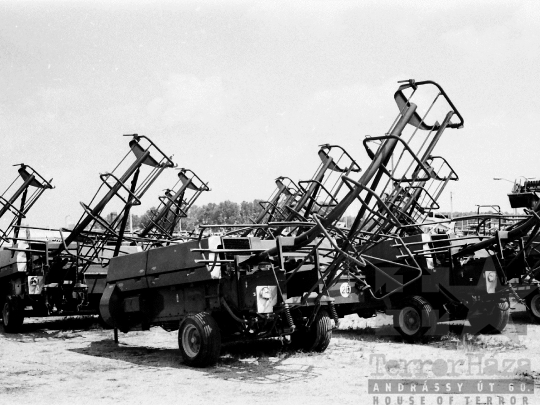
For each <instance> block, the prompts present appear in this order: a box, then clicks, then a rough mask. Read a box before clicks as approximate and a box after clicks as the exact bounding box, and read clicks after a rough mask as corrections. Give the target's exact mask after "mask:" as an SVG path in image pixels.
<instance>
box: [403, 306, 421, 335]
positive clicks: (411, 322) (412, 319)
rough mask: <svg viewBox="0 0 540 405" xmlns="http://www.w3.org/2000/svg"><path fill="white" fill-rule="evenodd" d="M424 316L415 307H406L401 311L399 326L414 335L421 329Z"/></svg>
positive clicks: (408, 333) (406, 332)
mask: <svg viewBox="0 0 540 405" xmlns="http://www.w3.org/2000/svg"><path fill="white" fill-rule="evenodd" d="M421 324H422V318H421V317H420V314H419V313H418V311H417V310H416V309H415V308H413V307H405V308H403V309H402V310H401V312H400V313H399V327H400V329H401V330H402V331H403V332H404V333H405V334H407V335H414V334H415V333H416V332H418V331H419V330H420V326H421Z"/></svg>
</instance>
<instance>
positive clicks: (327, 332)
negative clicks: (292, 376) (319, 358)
mask: <svg viewBox="0 0 540 405" xmlns="http://www.w3.org/2000/svg"><path fill="white" fill-rule="evenodd" d="M331 339H332V321H331V319H330V315H328V312H327V311H326V310H325V309H321V310H319V313H318V314H317V316H316V317H315V320H314V321H313V323H312V324H311V327H310V328H309V329H303V330H299V331H296V332H294V333H293V334H292V335H291V343H292V344H293V347H294V348H296V349H300V350H303V351H306V352H319V353H321V352H324V351H325V350H326V348H327V347H328V345H329V344H330V340H331Z"/></svg>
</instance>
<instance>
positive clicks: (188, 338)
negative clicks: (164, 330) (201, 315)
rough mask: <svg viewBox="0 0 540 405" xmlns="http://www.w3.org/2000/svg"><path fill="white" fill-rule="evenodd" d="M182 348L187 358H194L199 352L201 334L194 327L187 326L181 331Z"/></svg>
mask: <svg viewBox="0 0 540 405" xmlns="http://www.w3.org/2000/svg"><path fill="white" fill-rule="evenodd" d="M182 348H183V349H184V352H185V353H186V354H187V355H188V356H189V357H195V356H197V355H198V354H199V352H200V350H201V334H200V333H199V330H198V329H197V328H196V327H195V325H191V324H188V325H186V326H185V327H184V330H183V331H182Z"/></svg>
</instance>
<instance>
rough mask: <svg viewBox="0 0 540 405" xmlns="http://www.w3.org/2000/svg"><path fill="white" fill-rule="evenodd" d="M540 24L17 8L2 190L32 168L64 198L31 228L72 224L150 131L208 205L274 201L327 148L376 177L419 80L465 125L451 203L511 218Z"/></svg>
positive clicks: (535, 158) (446, 144)
mask: <svg viewBox="0 0 540 405" xmlns="http://www.w3.org/2000/svg"><path fill="white" fill-rule="evenodd" d="M539 20H540V3H539V2H537V1H512V2H494V1H489V2H488V1H485V2H483V1H476V2H470V1H454V2H452V1H417V2H402V1H363V2H357V1H313V2H297V1H283V2H273V1H264V2H261V1H253V2H247V1H229V2H217V1H216V2H214V1H201V2H190V1H184V2H173V1H169V2H166V1H161V2H159V1H153V2H144V1H139V2H127V1H124V2H116V3H115V2H89V1H73V2H69V3H68V2H54V1H3V2H1V3H0V50H1V52H0V73H1V74H0V133H1V139H2V140H3V142H2V145H1V148H0V156H1V160H0V166H1V168H0V170H1V173H2V176H1V178H0V188H1V189H2V190H4V189H5V188H6V187H7V185H8V184H9V183H10V182H11V181H12V180H13V178H14V177H15V169H14V168H13V167H12V165H13V164H16V163H21V162H24V163H26V164H29V165H31V166H32V167H34V168H35V169H37V170H38V171H39V172H40V173H41V174H42V175H44V176H45V177H47V178H53V179H54V180H53V183H54V185H55V186H56V189H55V190H53V191H48V192H46V193H45V194H44V196H43V197H42V199H41V200H40V201H39V202H38V203H37V205H36V206H35V207H34V209H33V210H32V212H31V214H30V216H29V218H28V222H30V223H31V224H35V225H41V226H62V225H65V222H66V221H67V220H68V216H70V217H69V219H73V218H78V217H79V216H80V215H81V213H82V209H81V208H80V205H79V203H78V202H79V201H85V202H89V201H90V198H91V197H92V195H93V194H94V192H95V190H96V189H97V187H98V184H99V176H98V174H99V173H103V172H107V171H110V170H112V169H113V168H114V166H115V165H116V164H117V163H118V161H119V160H120V159H121V158H122V157H123V156H124V154H125V153H126V152H127V151H128V145H127V141H128V139H127V138H124V137H122V134H129V133H139V134H145V135H147V136H149V137H150V138H151V139H152V140H153V141H154V142H155V143H156V144H157V145H158V146H159V147H160V148H161V149H162V150H163V151H164V152H166V153H167V154H168V155H174V161H175V162H176V163H178V165H179V167H187V168H189V169H191V170H193V171H195V172H196V173H197V174H198V175H199V176H200V177H201V178H203V180H205V181H208V182H209V186H210V187H211V188H212V191H211V192H210V193H206V195H205V196H204V197H201V199H200V200H199V203H201V204H202V203H208V202H220V201H223V200H232V201H236V202H241V201H243V200H253V199H254V198H266V197H268V196H269V195H270V194H271V192H272V191H273V188H274V183H273V180H274V179H275V178H276V177H278V176H280V175H286V176H289V177H291V178H293V179H295V180H300V179H306V178H309V177H310V176H311V175H312V174H313V172H314V171H315V169H316V167H317V165H318V158H317V150H318V145H320V144H323V143H332V144H338V145H341V146H343V147H344V148H346V149H347V150H348V151H349V152H350V153H351V154H352V155H354V156H355V157H356V158H357V160H358V161H359V162H360V164H361V166H364V167H365V166H366V165H367V163H368V160H367V158H366V156H365V152H364V149H363V147H362V143H361V142H362V139H363V138H364V136H365V135H368V134H369V135H383V134H384V132H385V131H387V130H388V128H389V127H390V124H391V122H392V120H393V118H394V116H395V114H396V113H397V107H396V106H395V103H394V101H393V98H392V96H393V92H394V91H395V90H396V88H397V86H398V85H397V83H396V82H397V81H398V80H402V79H410V78H413V79H416V80H434V81H436V82H438V83H439V84H441V85H442V86H443V88H444V89H445V90H446V92H447V93H448V94H449V96H450V97H451V98H452V100H453V101H454V104H455V105H456V107H457V108H458V109H459V110H460V112H461V114H462V115H463V117H464V120H465V127H464V128H463V129H461V130H457V131H456V130H448V131H447V132H446V133H445V137H444V138H443V140H442V141H441V142H440V144H439V145H438V148H437V150H436V151H437V153H438V154H440V155H442V156H444V157H445V158H447V159H448V161H449V162H450V163H451V165H452V166H453V167H454V169H455V170H456V172H457V173H458V174H459V176H460V181H459V182H457V183H453V184H452V185H451V186H450V187H449V188H448V189H447V192H446V193H445V195H443V196H442V201H441V205H442V208H443V209H447V210H448V209H450V194H449V193H450V191H451V192H452V195H453V208H454V210H473V209H475V204H500V205H501V206H502V208H503V209H506V210H510V207H509V204H508V203H507V198H506V193H507V192H508V191H509V189H510V187H511V184H510V183H509V182H506V181H494V180H493V177H503V178H506V179H509V180H514V178H516V177H518V176H526V177H536V176H540V172H539V170H540V167H539V166H540V165H539V163H538V162H539V160H540V153H539V152H540V140H539V139H538V137H539V134H538V127H539V123H540V118H539V117H540V101H539V100H538V99H539V95H540V80H539V71H540V25H539V24H538V21H539ZM174 176H175V174H174V173H173V172H171V173H164V174H163V175H162V176H161V178H160V181H163V182H167V184H168V186H170V185H172V183H174V180H175V177H174ZM166 186H167V185H166ZM161 190H162V188H161V189H160V188H159V186H156V187H155V188H153V189H150V190H149V192H148V193H147V194H146V196H145V197H146V200H145V201H144V204H143V206H142V207H138V211H135V213H142V212H143V211H144V209H145V208H148V207H149V206H152V205H156V202H157V196H158V195H159V194H160V192H161Z"/></svg>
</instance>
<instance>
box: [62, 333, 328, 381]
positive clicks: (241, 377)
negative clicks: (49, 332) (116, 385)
mask: <svg viewBox="0 0 540 405" xmlns="http://www.w3.org/2000/svg"><path fill="white" fill-rule="evenodd" d="M69 350H70V351H72V352H75V353H79V354H84V355H87V356H94V357H103V358H107V359H112V360H118V361H122V362H129V363H131V364H134V365H136V366H139V367H143V368H148V367H158V368H162V367H166V368H174V369H187V370H190V372H194V373H204V374H206V376H207V377H213V378H219V379H223V380H234V381H246V382H252V383H260V384H273V383H286V382H293V381H294V382H296V381H300V380H308V379H312V378H315V377H317V376H318V375H319V374H318V373H317V372H316V371H315V368H314V367H313V366H312V365H306V364H305V362H303V361H302V360H301V359H302V357H308V356H313V354H307V353H298V352H292V351H289V350H288V349H287V348H286V347H284V346H283V345H282V344H281V342H280V341H279V340H262V341H250V342H238V343H229V344H226V345H224V346H223V347H222V351H221V357H220V359H219V361H218V363H217V364H216V365H215V366H212V367H208V368H202V369H198V368H191V367H188V366H186V365H184V364H183V362H182V358H181V355H180V351H179V350H178V349H160V348H155V347H146V346H135V345H131V344H124V343H119V344H116V343H114V341H113V340H112V339H104V340H101V341H94V342H91V343H90V344H89V345H88V346H87V347H84V348H77V349H69Z"/></svg>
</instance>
